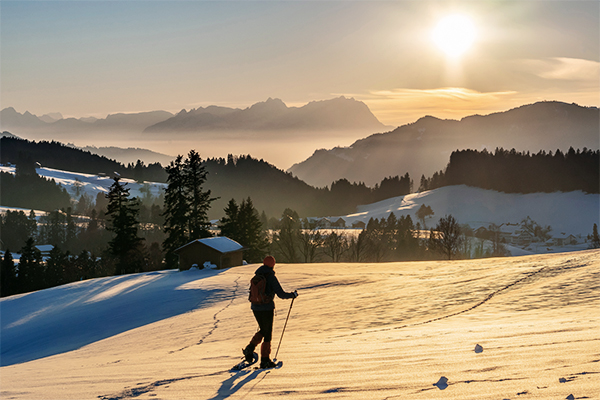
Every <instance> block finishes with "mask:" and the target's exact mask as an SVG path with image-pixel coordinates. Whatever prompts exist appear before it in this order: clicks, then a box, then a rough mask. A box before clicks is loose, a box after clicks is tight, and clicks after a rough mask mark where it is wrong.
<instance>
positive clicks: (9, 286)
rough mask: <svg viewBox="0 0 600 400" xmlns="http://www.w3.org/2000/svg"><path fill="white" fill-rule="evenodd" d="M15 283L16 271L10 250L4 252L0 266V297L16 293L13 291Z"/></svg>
mask: <svg viewBox="0 0 600 400" xmlns="http://www.w3.org/2000/svg"><path fill="white" fill-rule="evenodd" d="M16 283H17V269H16V267H15V263H14V261H13V257H12V254H11V253H10V250H6V252H5V253H4V259H2V264H0V296H2V297H4V296H10V295H11V294H15V293H17V292H16V291H15V290H16V287H15V286H16Z"/></svg>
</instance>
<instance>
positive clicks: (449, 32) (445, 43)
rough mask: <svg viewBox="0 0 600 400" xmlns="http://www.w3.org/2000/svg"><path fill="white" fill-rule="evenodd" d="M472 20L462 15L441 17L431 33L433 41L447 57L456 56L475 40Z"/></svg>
mask: <svg viewBox="0 0 600 400" xmlns="http://www.w3.org/2000/svg"><path fill="white" fill-rule="evenodd" d="M475 36H476V31H475V26H474V25H473V22H472V21H471V20H470V19H469V18H468V17H465V16H464V15H449V16H447V17H445V18H443V19H442V20H441V21H440V22H439V23H438V24H437V26H436V27H435V29H434V30H433V33H432V38H433V42H434V43H435V44H436V45H437V46H438V47H439V48H440V49H441V50H442V51H443V52H444V53H446V54H447V55H448V56H449V57H452V58H456V57H459V56H460V55H462V54H463V53H464V52H466V51H467V50H468V49H469V47H471V45H472V44H473V42H474V41H475Z"/></svg>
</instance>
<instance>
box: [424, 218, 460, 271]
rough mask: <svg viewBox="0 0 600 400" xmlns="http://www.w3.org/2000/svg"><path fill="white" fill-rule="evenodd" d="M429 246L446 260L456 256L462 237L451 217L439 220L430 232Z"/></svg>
mask: <svg viewBox="0 0 600 400" xmlns="http://www.w3.org/2000/svg"><path fill="white" fill-rule="evenodd" d="M429 241H430V244H431V245H432V247H433V248H434V249H435V250H437V251H438V252H440V253H442V254H443V255H444V256H445V257H447V258H448V260H451V259H452V257H453V256H456V255H457V254H458V253H459V251H460V248H461V246H462V241H463V236H462V234H461V229H460V226H459V225H458V222H456V219H454V217H453V216H452V215H447V216H445V217H443V218H440V221H439V222H438V224H437V226H436V227H435V229H432V230H431V234H430V238H429Z"/></svg>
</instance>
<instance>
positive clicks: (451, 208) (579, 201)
mask: <svg viewBox="0 0 600 400" xmlns="http://www.w3.org/2000/svg"><path fill="white" fill-rule="evenodd" d="M423 204H425V205H428V206H431V208H432V210H433V211H434V213H435V215H434V216H433V218H431V219H428V220H427V221H426V224H427V226H428V227H431V226H435V225H436V224H437V221H439V219H440V218H441V217H444V216H445V215H449V214H452V216H454V218H456V220H457V221H458V222H459V223H460V224H469V225H470V226H471V227H472V228H473V229H476V228H478V227H480V226H485V227H486V228H487V226H488V225H489V224H491V223H494V224H496V225H500V224H505V223H509V222H510V223H518V222H521V221H522V220H523V219H524V218H526V217H527V216H529V217H531V219H533V220H534V221H535V222H537V223H538V224H540V225H541V226H547V225H550V226H551V227H552V232H551V235H555V234H558V233H560V232H565V233H567V234H572V235H579V234H581V235H583V236H586V235H588V234H590V233H592V227H593V224H594V223H596V224H599V225H600V195H598V194H587V193H584V192H581V191H574V192H567V193H563V192H555V193H531V194H517V193H501V192H496V191H493V190H485V189H480V188H474V187H470V186H466V185H457V186H446V187H442V188H439V189H435V190H429V191H426V192H421V193H413V194H409V195H406V196H399V197H394V198H391V199H387V200H383V201H380V202H378V203H373V204H368V205H364V206H359V208H358V210H357V211H358V212H356V213H354V214H349V215H345V216H342V218H343V219H344V220H345V221H346V224H347V225H351V224H352V223H353V222H355V221H364V222H365V223H366V222H368V221H369V219H370V218H387V217H388V216H389V214H390V213H391V212H393V213H394V214H395V215H396V217H398V218H399V217H400V216H402V215H404V216H405V215H410V216H411V218H412V219H413V221H414V222H415V223H416V222H417V221H418V219H417V217H416V215H415V213H416V212H417V210H418V209H419V207H421V205H423ZM331 218H332V220H336V219H337V218H339V217H331Z"/></svg>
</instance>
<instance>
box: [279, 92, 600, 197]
mask: <svg viewBox="0 0 600 400" xmlns="http://www.w3.org/2000/svg"><path fill="white" fill-rule="evenodd" d="M599 121H600V112H599V110H598V108H596V107H581V106H578V105H576V104H566V103H561V102H556V101H553V102H540V103H535V104H530V105H526V106H522V107H519V108H515V109H512V110H508V111H505V112H500V113H494V114H490V115H485V116H481V115H474V116H470V117H466V118H463V119H462V120H460V121H456V120H441V119H438V118H435V117H431V116H428V117H423V118H421V119H419V120H418V121H416V122H414V123H412V124H408V125H403V126H401V127H399V128H397V129H395V130H393V131H391V132H387V133H380V134H375V135H371V136H369V137H367V138H365V139H361V140H358V141H356V142H355V143H353V144H352V145H351V146H350V147H347V148H334V149H331V150H317V151H315V153H314V154H313V155H312V156H311V157H310V158H308V159H307V160H305V161H303V162H302V163H299V164H295V165H294V166H292V167H291V168H290V169H289V170H288V171H289V172H291V173H293V174H294V175H295V176H298V177H299V178H300V179H302V180H304V181H305V182H307V183H309V184H311V185H315V186H321V185H324V184H328V183H329V182H332V181H335V180H337V179H340V178H346V179H348V180H350V181H355V182H365V183H366V184H367V185H373V184H374V183H375V182H379V181H380V180H381V179H382V177H384V176H395V175H399V174H404V173H405V172H407V171H408V173H409V174H410V175H411V176H420V175H422V174H423V175H426V176H431V175H432V174H433V173H434V172H436V171H439V170H441V169H443V168H444V167H445V166H446V164H447V162H448V159H449V157H450V154H451V153H452V152H453V151H455V150H457V149H483V148H487V149H488V150H493V149H495V148H497V147H500V148H508V149H512V148H515V149H516V150H517V151H530V152H538V151H540V150H545V151H555V150H556V149H561V151H563V152H566V151H567V150H568V149H569V147H573V148H576V149H577V148H579V149H583V148H588V149H593V150H595V149H598V148H599V139H598V132H599V131H600V123H599Z"/></svg>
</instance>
